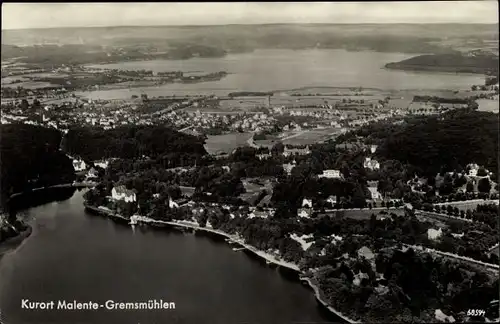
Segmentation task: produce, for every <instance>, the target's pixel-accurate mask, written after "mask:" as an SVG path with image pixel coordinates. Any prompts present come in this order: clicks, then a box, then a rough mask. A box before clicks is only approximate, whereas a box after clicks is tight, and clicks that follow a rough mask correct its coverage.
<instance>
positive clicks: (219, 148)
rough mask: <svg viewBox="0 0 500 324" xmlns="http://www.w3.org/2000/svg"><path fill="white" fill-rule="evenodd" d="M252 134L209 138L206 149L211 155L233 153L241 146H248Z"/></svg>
mask: <svg viewBox="0 0 500 324" xmlns="http://www.w3.org/2000/svg"><path fill="white" fill-rule="evenodd" d="M251 136H252V134H251V133H231V134H225V135H215V136H207V140H206V143H205V149H206V150H207V152H208V153H209V154H217V153H231V152H232V151H233V150H235V149H236V148H237V147H239V146H246V145H248V144H247V141H248V139H249V138H250V137H251Z"/></svg>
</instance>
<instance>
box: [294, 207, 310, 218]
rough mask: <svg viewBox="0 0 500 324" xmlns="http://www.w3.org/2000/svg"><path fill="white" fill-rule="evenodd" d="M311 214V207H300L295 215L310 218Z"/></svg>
mask: <svg viewBox="0 0 500 324" xmlns="http://www.w3.org/2000/svg"><path fill="white" fill-rule="evenodd" d="M311 214H312V209H311V208H300V209H299V210H298V211H297V216H299V217H300V218H310V217H311Z"/></svg>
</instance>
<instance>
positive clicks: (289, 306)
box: [0, 191, 339, 324]
mask: <svg viewBox="0 0 500 324" xmlns="http://www.w3.org/2000/svg"><path fill="white" fill-rule="evenodd" d="M83 192H84V191H80V192H75V193H74V194H72V196H71V198H69V199H66V200H63V201H58V202H52V203H47V204H44V205H41V206H38V207H33V208H31V209H29V210H27V211H26V213H27V217H28V218H30V219H31V221H30V222H31V225H32V226H33V234H32V235H31V236H30V237H29V238H28V239H26V240H25V241H24V242H23V243H22V244H21V245H20V246H19V247H18V248H17V249H16V250H14V251H12V252H10V253H9V254H6V255H4V256H3V257H2V258H0V310H1V312H0V318H1V322H2V323H9V324H10V323H12V324H17V323H23V324H29V323H37V324H39V323H61V324H68V323H106V324H113V323H117V324H123V323H142V324H148V323H151V324H152V323H169V324H170V323H193V324H199V323H213V324H217V323H221V324H227V323H243V322H247V323H263V324H265V323H269V324H271V323H292V322H295V323H298V322H302V323H306V322H307V323H313V322H314V323H320V322H323V323H324V322H326V321H327V320H328V318H329V317H330V320H334V319H332V318H331V315H329V314H327V313H326V311H325V310H324V309H323V308H320V306H318V303H317V302H316V299H315V297H314V294H313V292H312V291H311V290H309V289H308V288H307V287H305V286H303V285H302V284H300V283H299V282H297V281H296V280H293V279H292V278H289V277H290V275H284V274H282V273H281V271H278V270H277V269H276V268H275V269H273V268H270V267H268V266H266V265H265V263H263V262H262V261H260V260H257V259H253V258H251V257H249V256H248V255H246V254H245V253H243V252H235V251H233V250H232V248H231V247H230V246H229V245H227V244H226V243H225V242H223V241H221V242H218V241H214V240H213V239H211V238H208V237H205V236H198V235H192V234H186V235H185V234H182V233H180V232H176V231H169V230H166V229H163V230H160V229H156V230H153V229H151V228H142V227H139V228H136V229H132V228H131V227H130V226H129V225H120V224H117V223H115V222H113V221H111V220H110V219H107V218H104V217H101V216H95V215H90V214H87V213H86V212H85V211H84V209H83V205H82V203H83ZM24 298H28V299H30V300H32V301H50V300H56V301H57V300H67V301H73V300H78V301H95V302H98V303H104V302H105V301H106V300H109V299H112V300H115V301H123V302H139V301H148V300H150V299H157V300H159V299H163V300H164V301H169V302H174V303H175V309H174V310H154V311H140V310H116V311H110V310H104V309H99V310H93V311H88V310H87V311H82V310H80V311H60V310H51V311H49V310H45V311H33V310H22V309H21V300H22V299H24ZM337 321H339V320H338V319H337Z"/></svg>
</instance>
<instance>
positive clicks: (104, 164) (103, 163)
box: [94, 161, 109, 169]
mask: <svg viewBox="0 0 500 324" xmlns="http://www.w3.org/2000/svg"><path fill="white" fill-rule="evenodd" d="M94 165H95V166H98V167H100V168H103V169H106V168H107V167H108V165H109V163H108V161H95V162H94Z"/></svg>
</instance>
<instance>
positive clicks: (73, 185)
mask: <svg viewBox="0 0 500 324" xmlns="http://www.w3.org/2000/svg"><path fill="white" fill-rule="evenodd" d="M96 185H97V182H73V183H61V184H57V185H53V186H48V187H38V188H33V189H29V190H25V191H21V192H16V193H13V194H12V195H10V197H9V200H10V199H12V198H15V197H18V196H21V195H26V194H29V193H32V192H37V191H41V190H47V189H54V188H92V187H95V186H96Z"/></svg>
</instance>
